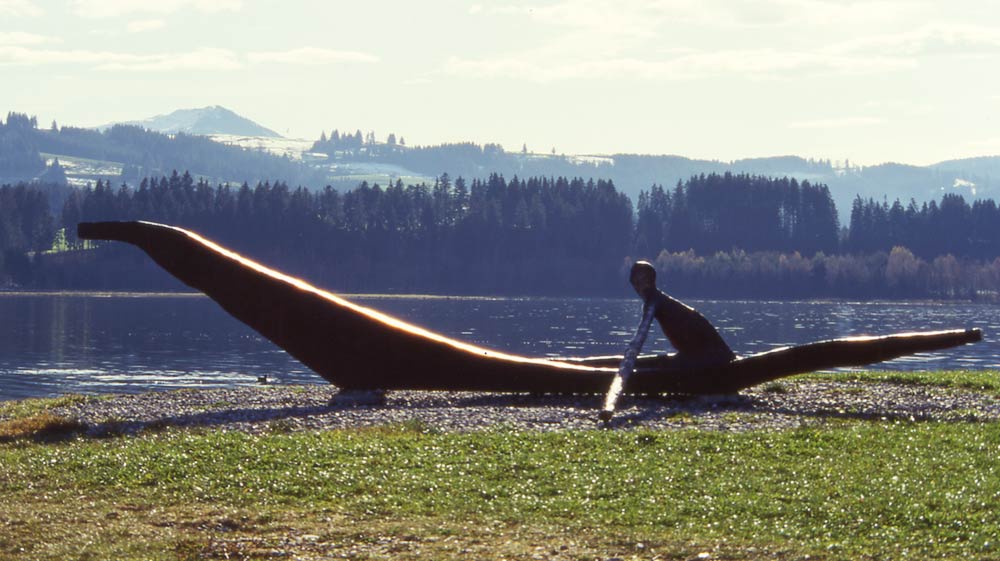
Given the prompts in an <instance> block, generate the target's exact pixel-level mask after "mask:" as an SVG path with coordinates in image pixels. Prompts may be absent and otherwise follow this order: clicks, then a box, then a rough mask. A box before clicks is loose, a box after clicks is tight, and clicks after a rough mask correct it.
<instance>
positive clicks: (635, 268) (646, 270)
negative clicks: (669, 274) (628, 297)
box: [628, 261, 656, 296]
mask: <svg viewBox="0 0 1000 561" xmlns="http://www.w3.org/2000/svg"><path fill="white" fill-rule="evenodd" d="M628 281H629V282H630V283H632V288H634V289H635V291H636V293H638V294H639V296H643V295H644V294H645V293H646V292H647V291H649V290H654V289H656V269H654V268H653V265H652V264H651V263H650V262H649V261H636V262H635V264H634V265H632V271H631V272H630V273H629V276H628Z"/></svg>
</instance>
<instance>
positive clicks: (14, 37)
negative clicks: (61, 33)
mask: <svg viewBox="0 0 1000 561" xmlns="http://www.w3.org/2000/svg"><path fill="white" fill-rule="evenodd" d="M50 42H58V39H56V38H54V37H47V36H45V35H37V34H35V33H25V32H23V31H0V45H41V44H43V43H50Z"/></svg>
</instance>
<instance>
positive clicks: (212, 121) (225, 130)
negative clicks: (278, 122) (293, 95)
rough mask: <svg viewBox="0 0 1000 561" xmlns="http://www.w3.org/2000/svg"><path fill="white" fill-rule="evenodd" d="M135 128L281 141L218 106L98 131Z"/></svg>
mask: <svg viewBox="0 0 1000 561" xmlns="http://www.w3.org/2000/svg"><path fill="white" fill-rule="evenodd" d="M116 124H122V125H136V126H140V127H142V128H144V129H148V130H151V131H156V132H162V133H164V134H176V133H179V132H182V133H185V134H196V135H202V136H208V135H216V134H227V135H235V136H262V137H268V138H281V135H280V134H278V133H276V132H274V131H273V130H271V129H269V128H267V127H264V126H261V125H258V124H257V123H255V122H253V121H251V120H250V119H247V118H246V117H242V116H240V115H237V114H236V113H234V112H232V111H230V110H229V109H226V108H225V107H222V106H221V105H214V106H211V107H203V108H201V109H178V110H177V111H174V112H173V113H169V114H167V115H157V116H155V117H151V118H149V119H144V120H142V121H128V122H125V123H111V124H108V125H104V126H102V127H98V128H100V129H101V130H104V129H108V128H111V127H112V126H113V125H116Z"/></svg>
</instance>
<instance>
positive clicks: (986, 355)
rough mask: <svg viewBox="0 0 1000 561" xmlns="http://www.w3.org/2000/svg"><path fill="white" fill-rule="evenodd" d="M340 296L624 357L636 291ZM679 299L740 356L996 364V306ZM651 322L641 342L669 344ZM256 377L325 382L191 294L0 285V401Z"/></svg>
mask: <svg viewBox="0 0 1000 561" xmlns="http://www.w3.org/2000/svg"><path fill="white" fill-rule="evenodd" d="M351 299H352V300H354V301H355V302H358V303H360V304H362V305H365V306H369V307H373V308H376V309H379V310H381V311H384V312H387V313H390V314H393V315H396V316H398V317H401V318H403V319H405V320H407V321H411V322H413V323H417V324H419V325H422V326H424V327H428V328H430V329H432V330H435V331H439V332H442V333H444V334H446V335H448V336H451V337H455V338H459V339H463V340H466V341H470V342H472V343H475V344H478V345H482V346H486V347H490V348H495V349H499V350H504V351H509V352H512V353H517V354H526V355H534V356H569V355H576V356H582V355H608V354H617V353H621V352H623V351H624V349H625V346H626V345H627V343H628V341H629V339H630V338H631V335H632V331H633V330H634V329H635V326H636V325H637V324H638V322H639V309H640V305H639V302H638V300H635V299H631V300H626V299H577V298H442V297H387V296H357V297H351ZM688 303H689V304H692V305H694V306H695V307H696V308H698V309H699V310H701V311H702V313H704V314H705V315H706V316H707V317H708V318H709V319H711V320H712V321H713V322H714V323H715V324H716V325H717V326H718V327H719V330H720V332H721V333H722V335H723V337H725V339H726V340H727V341H728V342H729V344H730V346H732V348H733V350H734V351H736V352H737V353H739V354H751V353H756V352H761V351H765V350H768V349H772V348H775V347H779V346H784V345H790V344H797V343H806V342H810V341H816V340H822V339H830V338H834V337H844V336H850V335H864V334H869V335H878V334H888V333H893V332H900V331H913V330H937V329H950V328H970V327H979V328H981V329H982V330H983V333H984V335H985V340H984V341H983V342H981V343H976V344H973V345H966V346H964V347H959V348H956V349H950V350H947V351H942V352H938V353H929V354H924V355H919V356H915V357H908V358H903V359H899V360H895V361H892V362H887V363H883V364H881V365H878V366H877V368H883V369H897V370H914V369H932V368H972V369H993V368H1000V341H998V340H997V339H996V338H995V337H994V335H995V334H998V333H1000V306H998V305H991V304H970V303H933V302H932V303H928V302H919V303H897V302H892V303H885V302H881V303H864V302H836V301H834V302H757V301H753V302H749V301H747V302H744V301H698V300H690V301H688ZM654 331H656V333H655V337H654V336H652V335H653V334H652V332H651V337H650V339H649V340H648V341H647V343H646V347H645V349H644V350H645V351H646V352H664V351H666V350H669V346H668V343H667V342H666V340H665V339H664V338H663V336H662V335H661V334H659V332H658V330H654ZM259 376H267V377H268V379H269V380H270V381H271V382H274V383H297V384H298V383H326V382H324V381H323V380H322V379H321V378H320V377H319V376H317V375H315V374H313V373H312V372H311V371H310V370H308V369H306V368H305V367H303V366H302V365H301V364H300V363H298V362H297V361H295V360H294V359H292V358H291V357H289V356H288V355H287V354H285V353H284V352H283V351H281V350H280V349H278V348H277V347H275V346H274V345H272V344H271V343H270V342H268V341H266V340H264V339H262V338H261V337H260V336H258V335H257V334H256V333H255V332H254V331H252V330H251V329H250V328H248V327H246V326H245V325H243V324H242V323H240V322H238V321H236V320H235V319H233V318H231V317H230V316H229V315H228V314H227V313H226V312H224V311H222V309H221V308H219V307H218V306H217V305H216V304H215V303H214V302H212V301H211V300H209V299H208V298H206V297H204V296H201V295H192V294H184V295H177V294H173V295H163V294H160V295H150V294H75V293H67V294H35V293H0V400H6V399H17V398H23V397H41V396H52V395H58V394H63V393H111V392H114V393H135V392H142V391H147V390H150V389H172V388H183V387H212V386H216V387H218V386H235V385H246V384H255V383H257V378H258V377H259Z"/></svg>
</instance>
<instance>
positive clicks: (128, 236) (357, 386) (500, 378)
mask: <svg viewBox="0 0 1000 561" xmlns="http://www.w3.org/2000/svg"><path fill="white" fill-rule="evenodd" d="M78 233H79V237H80V238H81V239H89V240H117V241H122V242H127V243H130V244H134V245H136V246H138V247H139V248H141V249H142V250H143V251H145V252H146V253H147V254H148V255H149V256H150V257H151V258H152V259H153V260H154V261H156V262H157V263H158V264H159V265H160V266H162V267H163V268H164V269H166V270H167V271H169V272H170V273H171V274H173V275H174V276H175V277H177V278H178V279H180V280H181V281H182V282H184V283H185V284H187V285H188V286H191V287H193V288H196V289H198V290H200V291H202V292H204V293H205V294H207V295H208V296H209V297H210V298H212V299H213V300H215V301H216V302H217V303H218V304H219V305H220V306H222V307H223V308H224V309H225V310H226V311H227V312H229V313H230V314H232V315H233V316H234V317H235V318H236V319H238V320H240V321H242V322H244V323H246V324H247V325H249V326H250V327H252V328H253V329H255V330H256V331H257V332H259V333H260V334H261V335H263V336H264V337H266V338H267V339H269V340H270V341H272V342H273V343H274V344H276V345H278V346H279V347H281V348H282V349H284V350H286V351H287V352H288V353H289V354H290V355H292V356H293V357H295V358H296V359H298V360H299V361H301V362H302V363H303V364H305V365H306V366H308V367H309V368H311V369H312V370H314V371H315V372H316V373H318V374H319V375H320V376H322V377H323V378H325V379H326V380H327V381H329V382H330V383H332V384H335V385H337V386H339V387H340V388H341V389H349V390H366V389H381V390H401V389H415V390H454V391H466V390H468V391H493V392H533V393H550V392H551V393H593V394H603V393H604V392H606V391H607V390H608V386H609V384H610V383H611V380H612V379H613V377H614V376H615V373H616V370H617V366H618V364H619V362H620V361H621V357H620V356H612V357H592V358H566V359H539V358H528V357H522V356H515V355H511V354H506V353H502V352H497V351H493V350H489V349H485V348H481V347H477V346H474V345H470V344H468V343H464V342H462V341H457V340H455V339H451V338H448V337H445V336H443V335H441V334H438V333H434V332H432V331H429V330H427V329H423V328H421V327H418V326H415V325H411V324H409V323H406V322H403V321H401V320H399V319H396V318H394V317H391V316H389V315H386V314H383V313H381V312H379V311H376V310H373V309H370V308H366V307H363V306H359V305H357V304H354V303H352V302H349V301H347V300H345V299H343V298H341V297H339V296H336V295H334V294H331V293H329V292H326V291H324V290H321V289H319V288H316V287H314V286H312V285H310V284H308V283H306V282H305V281H302V280H300V279H297V278H294V277H290V276H288V275H285V274H283V273H280V272H278V271H275V270H272V269H269V268H267V267H265V266H263V265H261V264H259V263H256V262H254V261H251V260H250V259H247V258H245V257H243V256H241V255H239V254H237V253H235V252H233V251H230V250H228V249H226V248H224V247H222V246H220V245H218V244H216V243H214V242H212V241H210V240H207V239H205V238H203V237H201V236H199V235H197V234H195V233H193V232H190V231H188V230H184V229H181V228H177V227H173V226H167V225H162V224H154V223H150V222H91V223H81V224H80V225H79V227H78ZM981 338H982V334H981V333H980V331H979V330H978V329H960V330H952V331H935V332H922V333H904V334H896V335H889V336H884V337H853V338H846V339H835V340H831V341H822V342H818V343H812V344H807V345H799V346H794V347H786V348H781V349H775V350H771V351H768V352H764V353H760V354H755V355H750V356H746V357H738V358H736V359H735V360H733V361H732V362H729V363H726V364H723V365H721V366H715V367H710V368H676V367H671V366H670V359H669V356H668V355H650V356H642V357H640V358H639V359H638V361H637V363H636V368H635V372H634V374H633V375H632V376H631V377H629V379H628V382H627V386H626V388H625V391H626V392H628V393H648V394H655V393H675V394H719V393H733V392H736V391H738V390H740V389H743V388H747V387H750V386H753V385H756V384H760V383H763V382H767V381H769V380H774V379H777V378H781V377H784V376H790V375H793V374H800V373H804V372H811V371H814V370H824V369H829V368H835V367H841V366H862V365H866V364H871V363H875V362H881V361H885V360H890V359H893V358H897V357H900V356H904V355H909V354H914V353H920V352H928V351H935V350H940V349H946V348H949V347H954V346H957V345H962V344H965V343H971V342H974V341H979V340H981Z"/></svg>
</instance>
